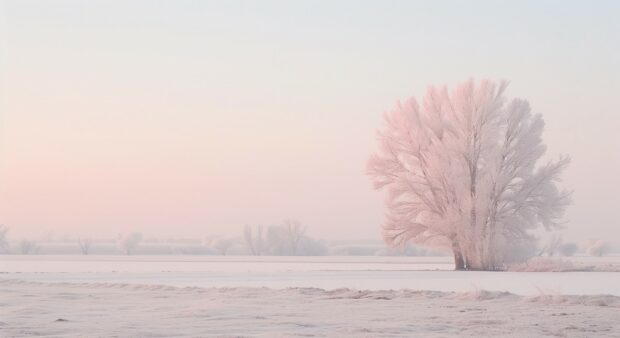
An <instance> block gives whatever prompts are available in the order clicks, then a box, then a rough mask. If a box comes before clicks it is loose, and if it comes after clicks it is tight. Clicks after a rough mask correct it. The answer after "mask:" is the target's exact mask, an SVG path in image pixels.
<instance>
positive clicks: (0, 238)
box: [0, 224, 9, 252]
mask: <svg viewBox="0 0 620 338" xmlns="http://www.w3.org/2000/svg"><path fill="white" fill-rule="evenodd" d="M8 232H9V228H8V227H7V226H6V225H3V224H0V252H8V251H9V240H8V238H7V233H8Z"/></svg>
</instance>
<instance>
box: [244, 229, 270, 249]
mask: <svg viewBox="0 0 620 338" xmlns="http://www.w3.org/2000/svg"><path fill="white" fill-rule="evenodd" d="M243 235H244V236H243V238H244V239H245V246H246V248H247V249H248V251H249V252H250V254H252V255H254V256H260V255H262V254H263V250H264V249H265V239H264V238H263V226H262V225H257V226H256V227H254V228H252V227H251V226H249V225H246V226H245V228H244V231H243Z"/></svg>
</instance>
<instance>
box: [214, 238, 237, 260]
mask: <svg viewBox="0 0 620 338" xmlns="http://www.w3.org/2000/svg"><path fill="white" fill-rule="evenodd" d="M233 245H235V241H234V240H233V239H229V238H222V239H219V240H217V241H216V242H215V244H214V245H213V247H214V248H215V249H216V250H217V251H218V252H219V253H220V254H221V255H223V256H226V254H227V253H228V250H230V248H232V247H233Z"/></svg>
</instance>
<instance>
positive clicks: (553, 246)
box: [541, 233, 562, 256]
mask: <svg viewBox="0 0 620 338" xmlns="http://www.w3.org/2000/svg"><path fill="white" fill-rule="evenodd" d="M561 247H562V235H560V234H558V233H554V234H552V235H551V236H550V237H549V240H548V241H547V245H545V247H544V248H543V249H542V251H541V254H547V256H554V255H555V254H557V253H559V251H560V248H561Z"/></svg>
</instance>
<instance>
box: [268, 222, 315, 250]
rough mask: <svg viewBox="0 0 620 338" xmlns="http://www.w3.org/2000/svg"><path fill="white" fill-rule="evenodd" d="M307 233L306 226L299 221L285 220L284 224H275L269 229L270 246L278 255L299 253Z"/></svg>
mask: <svg viewBox="0 0 620 338" xmlns="http://www.w3.org/2000/svg"><path fill="white" fill-rule="evenodd" d="M305 233H306V227H304V226H302V225H301V223H300V222H299V221H296V220H292V219H288V220H285V221H284V222H283V223H282V225H273V226H270V227H269V229H268V230H267V241H268V246H269V248H270V250H271V252H272V253H273V254H276V255H292V256H294V255H298V254H300V245H301V244H302V241H303V240H304V238H305Z"/></svg>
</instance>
